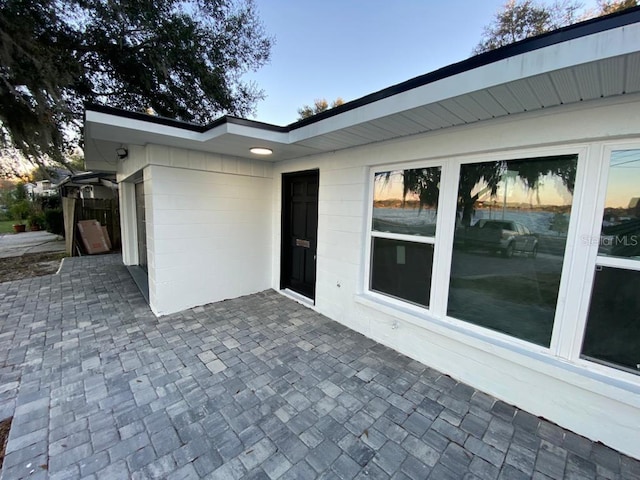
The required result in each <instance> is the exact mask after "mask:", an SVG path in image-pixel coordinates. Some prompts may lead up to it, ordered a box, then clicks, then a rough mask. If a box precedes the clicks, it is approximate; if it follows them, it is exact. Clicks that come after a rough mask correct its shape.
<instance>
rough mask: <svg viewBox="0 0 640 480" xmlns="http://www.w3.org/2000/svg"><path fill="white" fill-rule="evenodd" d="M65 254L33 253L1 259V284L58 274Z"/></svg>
mask: <svg viewBox="0 0 640 480" xmlns="http://www.w3.org/2000/svg"><path fill="white" fill-rule="evenodd" d="M65 256H66V255H65V254H64V253H31V254H27V255H23V256H21V257H8V258H0V283H2V282H10V281H13V280H22V279H24V278H31V277H41V276H42V275H50V274H52V273H56V272H57V271H58V268H59V267H60V262H61V260H62V259H63V258H64V257H65Z"/></svg>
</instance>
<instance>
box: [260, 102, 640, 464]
mask: <svg viewBox="0 0 640 480" xmlns="http://www.w3.org/2000/svg"><path fill="white" fill-rule="evenodd" d="M632 142H636V143H634V144H635V145H638V147H636V148H640V97H637V96H636V97H630V96H628V97H624V98H619V99H617V100H609V101H600V102H595V103H591V104H580V105H578V106H572V107H559V108H553V109H549V110H547V111H542V112H541V113H536V114H523V115H518V116H513V117H509V118H506V119H501V120H495V121H489V122H485V123H481V124H475V125H469V126H464V127H460V128H456V129H448V130H443V131H439V132H435V133H432V134H427V135H420V136H413V137H408V138H406V139H400V140H395V141H389V142H384V143H379V144H375V145H371V146H366V147H359V148H354V149H349V150H343V151H338V152H333V153H330V154H323V155H318V156H313V157H306V158H303V159H300V160H297V161H289V162H284V163H280V164H277V165H276V166H275V171H274V188H273V192H274V201H273V209H272V218H273V225H274V228H273V240H272V242H271V243H272V245H273V249H272V258H273V263H272V272H273V278H272V281H271V285H272V287H273V288H274V289H278V286H279V278H278V277H279V262H280V258H279V257H280V250H279V246H280V228H281V225H280V212H281V198H280V197H281V193H280V192H281V187H280V185H281V175H282V174H283V173H287V172H295V171H302V170H308V169H316V168H317V169H319V171H320V191H319V219H318V221H319V228H318V257H317V290H316V303H315V307H314V308H315V309H316V310H318V311H319V312H321V313H323V314H325V315H327V316H328V317H330V318H332V319H334V320H337V321H339V322H341V323H343V324H344V325H346V326H348V327H351V328H353V329H354V330H357V331H359V332H362V333H363V334H364V335H366V336H368V337H370V338H373V339H375V340H377V341H379V342H381V343H383V344H385V345H388V346H390V347H391V348H394V349H395V350H398V351H400V352H402V353H404V354H406V355H408V356H410V357H412V358H415V359H417V360H419V361H421V362H423V363H425V364H426V365H429V366H431V367H434V368H436V369H438V370H440V371H442V372H444V373H446V374H449V375H451V376H452V377H454V378H456V379H458V380H461V381H464V382H466V383H468V384H470V385H472V386H474V387H476V388H477V389H479V390H481V391H484V392H487V393H489V394H492V395H495V396H496V397H498V398H500V399H503V400H504V401H506V402H508V403H511V404H515V405H517V406H518V407H521V408H523V409H525V410H527V411H530V412H532V413H534V414H536V415H539V416H542V417H544V418H547V419H549V420H551V421H553V422H556V423H558V424H559V425H561V426H563V427H566V428H569V429H571V430H573V431H575V432H577V433H579V434H582V435H584V436H587V437H589V438H591V439H593V440H597V441H602V442H603V443H605V444H607V445H610V446H612V447H614V448H616V449H618V450H620V451H622V452H624V453H627V454H629V455H632V456H635V457H636V458H640V441H639V439H640V376H636V375H632V374H629V373H624V372H620V371H617V370H614V369H610V368H606V367H603V366H600V365H595V364H590V363H589V362H587V361H584V360H581V359H580V358H579V349H580V341H581V332H582V330H583V328H584V324H585V321H586V306H585V305H586V304H587V303H588V298H589V292H590V289H591V281H592V278H593V268H594V264H595V256H596V250H597V246H593V245H592V246H587V245H585V244H584V242H581V241H580V238H581V235H583V234H593V233H594V232H595V234H596V235H598V234H599V228H600V225H599V222H601V211H598V210H597V202H596V200H595V199H596V198H597V196H598V194H599V192H598V191H597V189H598V184H599V175H600V168H601V166H602V165H604V164H607V165H608V163H607V162H608V158H606V159H605V156H606V155H605V149H606V147H607V146H609V145H620V144H629V143H632ZM558 152H560V153H568V152H575V153H578V154H579V155H580V165H579V169H578V177H577V184H576V190H575V194H574V207H573V212H572V223H571V227H570V231H569V239H568V243H567V250H566V255H565V270H564V272H565V274H563V280H562V284H561V289H560V294H559V301H558V310H559V311H560V314H561V315H562V317H563V321H562V328H559V326H558V325H556V330H555V331H554V337H553V341H552V344H551V348H549V349H546V348H543V347H539V346H535V345H533V344H527V343H526V342H521V341H517V340H512V339H510V338H508V337H507V336H506V335H499V334H494V333H491V332H489V331H485V330H483V329H481V328H478V327H474V326H472V325H470V324H466V323H465V322H461V321H455V320H452V319H449V318H446V315H445V313H446V311H440V312H437V311H430V312H429V313H425V312H422V313H420V312H418V313H416V311H415V310H413V309H410V308H407V309H399V308H396V307H394V306H393V305H391V303H385V302H381V301H379V300H376V299H375V298H372V296H370V295H367V294H366V292H363V291H364V286H365V281H364V272H365V264H366V258H365V257H366V253H365V252H366V244H367V242H368V237H367V229H368V228H369V225H368V218H367V215H368V214H367V212H368V203H369V193H368V190H369V178H370V167H371V166H375V165H383V164H384V165H389V164H394V163H396V162H398V163H399V162H410V161H415V160H427V159H438V158H441V159H445V161H444V165H447V162H449V161H450V160H449V159H451V162H455V161H461V160H467V161H469V160H470V159H477V158H487V159H491V158H493V157H495V156H500V158H505V157H506V158H509V157H510V156H513V158H527V157H530V156H536V155H554V154H556V153H558ZM603 162H604V163H603ZM453 195H454V196H455V192H453ZM453 198H454V197H453ZM450 203H453V204H455V198H454V201H453V202H450ZM440 208H441V211H440V215H441V214H443V213H444V212H445V211H446V209H449V210H448V211H449V213H453V212H454V211H455V206H453V207H452V206H451V205H449V206H444V205H441V206H440ZM452 208H453V210H452ZM440 234H442V235H449V237H450V239H452V238H453V227H451V228H450V229H449V232H448V233H446V232H441V233H439V235H440ZM444 243H446V242H444ZM437 254H438V255H439V258H437V259H436V262H441V263H440V265H441V267H443V268H448V266H447V264H448V262H449V261H450V258H451V246H450V245H449V246H448V247H445V248H444V249H441V250H439V251H437ZM446 283H447V284H445V285H440V286H435V287H434V288H438V289H440V290H439V291H440V292H441V293H440V294H441V295H445V296H446V293H447V285H448V281H447V282H446Z"/></svg>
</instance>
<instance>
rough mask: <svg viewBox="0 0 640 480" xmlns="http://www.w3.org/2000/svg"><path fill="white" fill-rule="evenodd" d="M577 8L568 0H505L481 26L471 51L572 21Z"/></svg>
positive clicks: (477, 51) (493, 47)
mask: <svg viewBox="0 0 640 480" xmlns="http://www.w3.org/2000/svg"><path fill="white" fill-rule="evenodd" d="M580 7H581V6H580V4H578V3H576V2H572V1H562V2H556V3H554V4H553V5H551V6H548V5H544V4H539V3H537V2H535V1H534V0H509V1H507V3H505V5H504V7H503V8H502V10H501V11H499V12H498V13H496V16H495V18H494V20H493V22H491V24H489V25H488V26H487V27H485V29H484V32H483V34H482V40H480V43H478V45H477V46H476V47H475V49H474V50H473V53H475V54H478V53H482V52H487V51H489V50H494V49H496V48H500V47H503V46H505V45H509V44H511V43H514V42H517V41H519V40H524V39H525V38H528V37H533V36H535V35H540V34H541V33H544V32H548V31H550V30H553V29H556V28H560V27H562V26H564V25H568V24H570V23H573V22H575V21H576V18H577V12H578V10H579V9H580Z"/></svg>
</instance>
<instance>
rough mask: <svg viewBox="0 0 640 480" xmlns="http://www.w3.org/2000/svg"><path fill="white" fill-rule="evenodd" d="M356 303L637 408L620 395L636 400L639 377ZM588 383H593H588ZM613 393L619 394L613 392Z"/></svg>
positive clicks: (451, 323) (416, 314)
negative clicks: (604, 369)
mask: <svg viewBox="0 0 640 480" xmlns="http://www.w3.org/2000/svg"><path fill="white" fill-rule="evenodd" d="M354 300H355V302H356V303H357V304H360V305H362V306H365V307H368V308H371V309H374V310H377V311H379V312H382V313H384V314H386V315H389V316H391V317H394V318H396V319H398V320H401V321H403V322H406V323H408V324H411V325H413V326H415V327H418V328H421V329H424V330H426V331H429V332H433V333H436V334H438V335H442V336H444V337H447V338H449V339H451V340H454V341H457V342H460V343H462V344H464V345H467V346H469V347H472V348H475V349H478V350H481V351H483V352H490V353H491V354H493V355H495V356H497V357H500V358H501V359H503V360H506V361H509V362H513V363H516V364H519V365H521V366H523V367H525V368H528V369H531V370H535V371H537V372H540V373H543V374H546V375H549V376H551V377H554V378H556V379H559V380H562V381H564V382H568V383H571V384H573V385H574V386H577V387H580V388H583V389H586V390H589V391H592V392H594V393H598V394H601V395H606V396H608V397H611V398H616V399H618V400H620V401H623V402H624V403H629V404H632V405H634V406H635V405H636V403H637V397H636V398H635V399H634V398H631V397H630V398H629V399H628V400H626V399H623V398H620V396H619V393H620V392H619V391H620V390H622V391H624V392H628V393H630V394H632V395H633V396H636V395H639V394H640V376H636V375H633V374H628V373H625V372H622V371H619V370H616V369H607V372H603V371H602V369H603V368H604V367H602V366H601V365H595V364H594V365H591V364H589V363H587V362H585V361H584V360H580V359H579V360H578V361H577V362H579V363H574V362H570V361H569V360H564V359H561V358H558V357H554V356H552V355H551V352H550V350H549V349H546V348H544V347H540V346H538V345H535V344H529V343H527V342H524V341H519V340H517V339H510V338H508V337H507V338H502V337H506V335H502V334H500V333H497V332H496V333H493V332H491V331H490V330H485V329H482V328H481V327H476V326H474V325H471V324H469V325H466V324H465V323H464V322H462V321H458V320H455V319H446V318H445V319H442V318H437V317H434V316H433V315H430V314H429V312H428V311H427V310H424V309H420V308H418V307H412V306H410V305H407V306H398V305H396V304H395V303H393V302H389V301H385V300H383V299H380V298H378V297H377V296H374V295H371V294H366V293H365V294H358V295H355V296H354ZM532 362H534V363H532ZM608 373H610V374H608ZM627 377H628V378H627ZM585 379H588V380H591V381H592V382H585ZM612 389H615V390H617V391H615V392H614V391H611V390H612Z"/></svg>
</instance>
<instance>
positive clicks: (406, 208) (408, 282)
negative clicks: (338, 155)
mask: <svg viewBox="0 0 640 480" xmlns="http://www.w3.org/2000/svg"><path fill="white" fill-rule="evenodd" d="M439 193H440V167H427V168H411V169H403V170H386V171H380V172H375V174H374V180H373V206H372V211H373V214H372V222H371V264H370V279H369V288H370V290H371V291H374V292H377V293H380V294H383V295H386V296H389V297H393V298H397V299H401V300H404V301H407V302H411V303H414V304H417V305H420V306H423V307H429V298H430V291H431V276H432V267H433V255H434V244H435V238H436V219H437V213H438V212H437V210H438V208H437V205H438V197H439Z"/></svg>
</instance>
